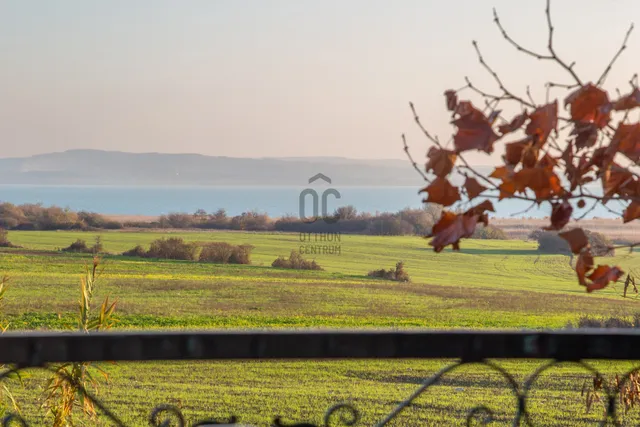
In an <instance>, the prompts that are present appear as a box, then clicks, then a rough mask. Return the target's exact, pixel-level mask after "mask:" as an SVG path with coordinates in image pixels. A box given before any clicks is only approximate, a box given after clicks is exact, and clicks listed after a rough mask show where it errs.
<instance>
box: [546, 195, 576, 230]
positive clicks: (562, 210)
mask: <svg viewBox="0 0 640 427" xmlns="http://www.w3.org/2000/svg"><path fill="white" fill-rule="evenodd" d="M572 213H573V207H572V206H571V204H570V203H569V202H567V201H566V200H564V201H562V203H554V204H553V207H552V208H551V225H550V226H548V227H545V228H544V229H545V230H562V229H563V228H564V226H565V225H567V224H568V223H569V221H570V220H571V214H572Z"/></svg>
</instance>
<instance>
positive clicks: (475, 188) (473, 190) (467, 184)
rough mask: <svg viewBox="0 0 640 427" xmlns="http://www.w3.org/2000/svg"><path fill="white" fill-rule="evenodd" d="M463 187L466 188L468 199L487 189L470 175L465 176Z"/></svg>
mask: <svg viewBox="0 0 640 427" xmlns="http://www.w3.org/2000/svg"><path fill="white" fill-rule="evenodd" d="M464 188H465V189H466V190H467V196H469V200H471V199H474V198H476V197H478V196H479V195H480V193H482V192H483V191H485V190H486V189H487V187H485V186H483V185H482V184H480V183H479V182H478V180H477V179H475V178H470V177H467V179H466V180H465V181H464Z"/></svg>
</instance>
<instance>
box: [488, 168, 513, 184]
mask: <svg viewBox="0 0 640 427" xmlns="http://www.w3.org/2000/svg"><path fill="white" fill-rule="evenodd" d="M512 177H513V167H508V166H498V167H497V168H495V169H494V170H493V172H491V175H489V178H496V179H501V180H503V181H504V180H506V179H510V178H512Z"/></svg>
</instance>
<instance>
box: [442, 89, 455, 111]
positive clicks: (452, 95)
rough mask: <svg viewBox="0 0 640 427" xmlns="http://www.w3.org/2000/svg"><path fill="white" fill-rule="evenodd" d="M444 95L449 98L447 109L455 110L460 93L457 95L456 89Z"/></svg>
mask: <svg viewBox="0 0 640 427" xmlns="http://www.w3.org/2000/svg"><path fill="white" fill-rule="evenodd" d="M444 96H445V97H446V98H447V110H449V111H453V110H455V109H456V106H457V105H458V95H456V91H455V90H448V91H446V92H445V93H444Z"/></svg>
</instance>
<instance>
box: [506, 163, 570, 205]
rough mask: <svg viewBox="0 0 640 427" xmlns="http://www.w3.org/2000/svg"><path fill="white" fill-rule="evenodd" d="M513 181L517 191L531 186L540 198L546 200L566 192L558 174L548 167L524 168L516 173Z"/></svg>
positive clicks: (537, 197)
mask: <svg viewBox="0 0 640 427" xmlns="http://www.w3.org/2000/svg"><path fill="white" fill-rule="evenodd" d="M513 181H514V183H515V185H516V191H519V192H523V191H525V189H526V188H530V189H531V190H533V192H534V193H535V195H536V199H538V200H546V199H549V198H550V197H552V196H554V195H562V193H563V192H564V190H563V189H562V186H561V185H560V179H559V178H558V176H557V175H556V174H555V173H554V172H553V170H552V169H551V168H547V167H536V168H527V169H522V170H520V171H518V172H517V173H516V174H515V176H514V177H513Z"/></svg>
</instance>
